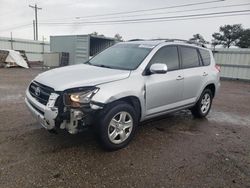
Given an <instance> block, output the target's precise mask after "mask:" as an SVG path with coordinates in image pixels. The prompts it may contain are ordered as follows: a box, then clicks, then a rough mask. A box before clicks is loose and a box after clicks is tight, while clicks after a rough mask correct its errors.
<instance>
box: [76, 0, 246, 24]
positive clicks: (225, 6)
mask: <svg viewBox="0 0 250 188" xmlns="http://www.w3.org/2000/svg"><path fill="white" fill-rule="evenodd" d="M246 5H250V3H243V4H234V5H223V6H213V7H207V8H195V9H188V10H177V11H170V12H159V13H149V14H146V13H145V14H136V15H126V16H119V17H117V16H112V17H108V18H106V17H103V18H97V20H103V19H111V18H126V17H137V16H152V15H162V14H164V15H165V14H171V13H181V12H193V11H200V10H210V9H220V8H230V7H240V6H246ZM82 20H85V19H81V21H82Z"/></svg>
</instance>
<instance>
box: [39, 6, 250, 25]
mask: <svg viewBox="0 0 250 188" xmlns="http://www.w3.org/2000/svg"><path fill="white" fill-rule="evenodd" d="M245 12H250V10H237V11H224V12H212V13H202V14H189V15H179V16H163V17H151V18H140V19H122V20H121V19H120V20H104V21H89V22H68V23H67V22H48V23H46V22H45V23H41V24H47V25H49V24H53V25H55V24H58V25H65V24H66V25H67V24H73V25H81V24H98V23H120V22H121V23H124V22H129V23H130V22H144V21H154V20H158V21H160V20H165V19H173V18H187V17H199V16H210V15H220V14H232V13H245Z"/></svg>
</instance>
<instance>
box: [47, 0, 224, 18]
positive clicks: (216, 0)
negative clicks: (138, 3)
mask: <svg viewBox="0 0 250 188" xmlns="http://www.w3.org/2000/svg"><path fill="white" fill-rule="evenodd" d="M223 1H225V0H213V1H205V2H198V3H188V4H181V5H174V6H166V7H158V8H151V9H139V10H133V11H124V12H115V13H108V14H96V15H87V16H78V17H74V18H73V17H72V18H71V19H75V18H77V19H81V18H94V17H104V16H112V15H123V14H132V13H138V12H149V11H157V10H165V9H173V8H180V7H189V6H196V5H204V4H211V3H218V2H223ZM65 19H67V18H62V19H54V20H65ZM50 20H52V19H50ZM44 21H46V20H44Z"/></svg>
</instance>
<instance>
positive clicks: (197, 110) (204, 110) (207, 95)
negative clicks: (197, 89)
mask: <svg viewBox="0 0 250 188" xmlns="http://www.w3.org/2000/svg"><path fill="white" fill-rule="evenodd" d="M212 100H213V95H212V92H211V90H210V89H205V90H204V91H203V92H202V94H201V96H200V99H199V100H198V101H197V103H196V104H195V106H194V107H193V108H192V109H191V112H192V114H193V116H194V117H198V118H203V117H206V116H207V114H208V113H209V111H210V109H211V105H212Z"/></svg>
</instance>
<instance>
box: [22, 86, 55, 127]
mask: <svg viewBox="0 0 250 188" xmlns="http://www.w3.org/2000/svg"><path fill="white" fill-rule="evenodd" d="M58 97H59V95H58V94H56V93H52V94H51V95H50V98H49V101H48V103H47V105H43V104H41V103H39V102H38V101H37V100H36V99H35V98H33V97H32V96H31V95H30V93H29V91H28V90H26V97H25V103H26V105H27V107H28V109H29V110H30V112H31V114H32V115H33V116H34V117H35V118H36V119H37V121H38V122H39V123H40V124H41V125H42V126H43V127H44V128H45V129H48V130H52V129H54V128H55V119H56V117H57V115H58V108H56V107H55V106H54V104H55V102H56V100H57V98H58Z"/></svg>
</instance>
